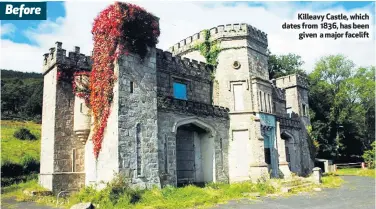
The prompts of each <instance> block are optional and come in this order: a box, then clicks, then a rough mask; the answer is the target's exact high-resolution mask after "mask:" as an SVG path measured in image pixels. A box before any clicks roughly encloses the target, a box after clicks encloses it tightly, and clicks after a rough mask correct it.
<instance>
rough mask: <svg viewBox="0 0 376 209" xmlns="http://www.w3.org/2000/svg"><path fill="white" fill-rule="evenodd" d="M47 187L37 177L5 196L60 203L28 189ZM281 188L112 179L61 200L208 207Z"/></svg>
mask: <svg viewBox="0 0 376 209" xmlns="http://www.w3.org/2000/svg"><path fill="white" fill-rule="evenodd" d="M40 190H43V188H41V187H40V186H38V184H37V181H36V180H32V181H29V182H26V183H21V184H17V185H12V186H10V187H5V188H4V189H3V190H2V192H3V193H4V194H3V197H5V198H6V197H10V196H15V197H16V199H17V200H19V201H35V202H38V203H42V204H46V205H52V206H55V205H56V197H54V196H49V197H30V196H28V195H27V194H25V193H24V191H40ZM275 192H277V191H276V190H275V189H274V188H273V187H272V186H271V185H270V184H269V183H268V182H260V183H251V182H242V183H234V184H231V185H230V184H224V183H211V184H208V185H206V186H205V187H204V188H200V187H196V186H193V185H189V186H186V187H182V188H176V187H171V186H168V187H165V188H163V189H158V188H154V189H150V190H139V189H131V188H129V187H127V186H125V185H121V184H114V183H110V184H109V185H108V186H107V187H106V188H104V189H103V190H100V191H98V190H95V189H94V188H93V187H86V188H84V189H82V190H81V191H80V192H78V193H76V194H73V195H72V196H70V197H69V198H68V199H65V201H62V200H60V203H62V204H59V206H60V207H64V208H70V207H71V206H72V205H74V204H76V203H80V202H92V203H93V204H95V205H96V206H99V207H100V208H106V209H115V208H119V209H120V208H129V209H139V208H149V209H176V208H193V207H194V208H206V207H210V206H213V205H215V204H218V203H226V202H227V201H229V200H236V199H243V198H248V199H252V198H253V196H252V193H259V194H260V195H261V196H263V195H266V194H272V193H275Z"/></svg>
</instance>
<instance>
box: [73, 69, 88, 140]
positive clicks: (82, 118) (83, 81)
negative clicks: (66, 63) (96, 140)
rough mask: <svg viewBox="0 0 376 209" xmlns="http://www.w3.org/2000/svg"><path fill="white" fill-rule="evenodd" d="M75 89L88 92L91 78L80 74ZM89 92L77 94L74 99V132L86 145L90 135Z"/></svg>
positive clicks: (75, 79) (75, 78)
mask: <svg viewBox="0 0 376 209" xmlns="http://www.w3.org/2000/svg"><path fill="white" fill-rule="evenodd" d="M74 82H75V87H76V89H78V90H84V91H85V90H87V88H88V86H89V76H88V75H86V74H79V75H76V76H75V77H74ZM85 96H86V97H88V96H89V95H88V92H87V91H86V92H76V94H75V99H74V125H73V131H74V133H75V135H76V136H77V138H78V139H79V140H80V141H81V142H82V143H83V144H85V143H86V141H87V139H88V136H89V133H90V121H91V117H90V109H89V107H88V105H89V104H88V100H87V99H86V100H85V98H84V97H85Z"/></svg>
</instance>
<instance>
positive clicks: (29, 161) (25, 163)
mask: <svg viewBox="0 0 376 209" xmlns="http://www.w3.org/2000/svg"><path fill="white" fill-rule="evenodd" d="M21 165H22V168H23V171H24V174H30V173H35V172H39V166H40V164H39V160H37V159H35V158H34V157H32V156H30V155H27V154H26V155H25V156H23V157H22V158H21Z"/></svg>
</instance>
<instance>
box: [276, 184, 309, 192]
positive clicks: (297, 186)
mask: <svg viewBox="0 0 376 209" xmlns="http://www.w3.org/2000/svg"><path fill="white" fill-rule="evenodd" d="M313 185H314V184H313V183H312V182H305V183H303V184H299V185H295V186H287V187H282V188H281V191H282V193H288V192H291V191H292V190H294V189H300V188H303V187H310V186H313Z"/></svg>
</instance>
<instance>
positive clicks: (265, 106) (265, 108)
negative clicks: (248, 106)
mask: <svg viewBox="0 0 376 209" xmlns="http://www.w3.org/2000/svg"><path fill="white" fill-rule="evenodd" d="M264 111H265V112H267V111H268V110H267V104H266V94H265V93H264Z"/></svg>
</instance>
